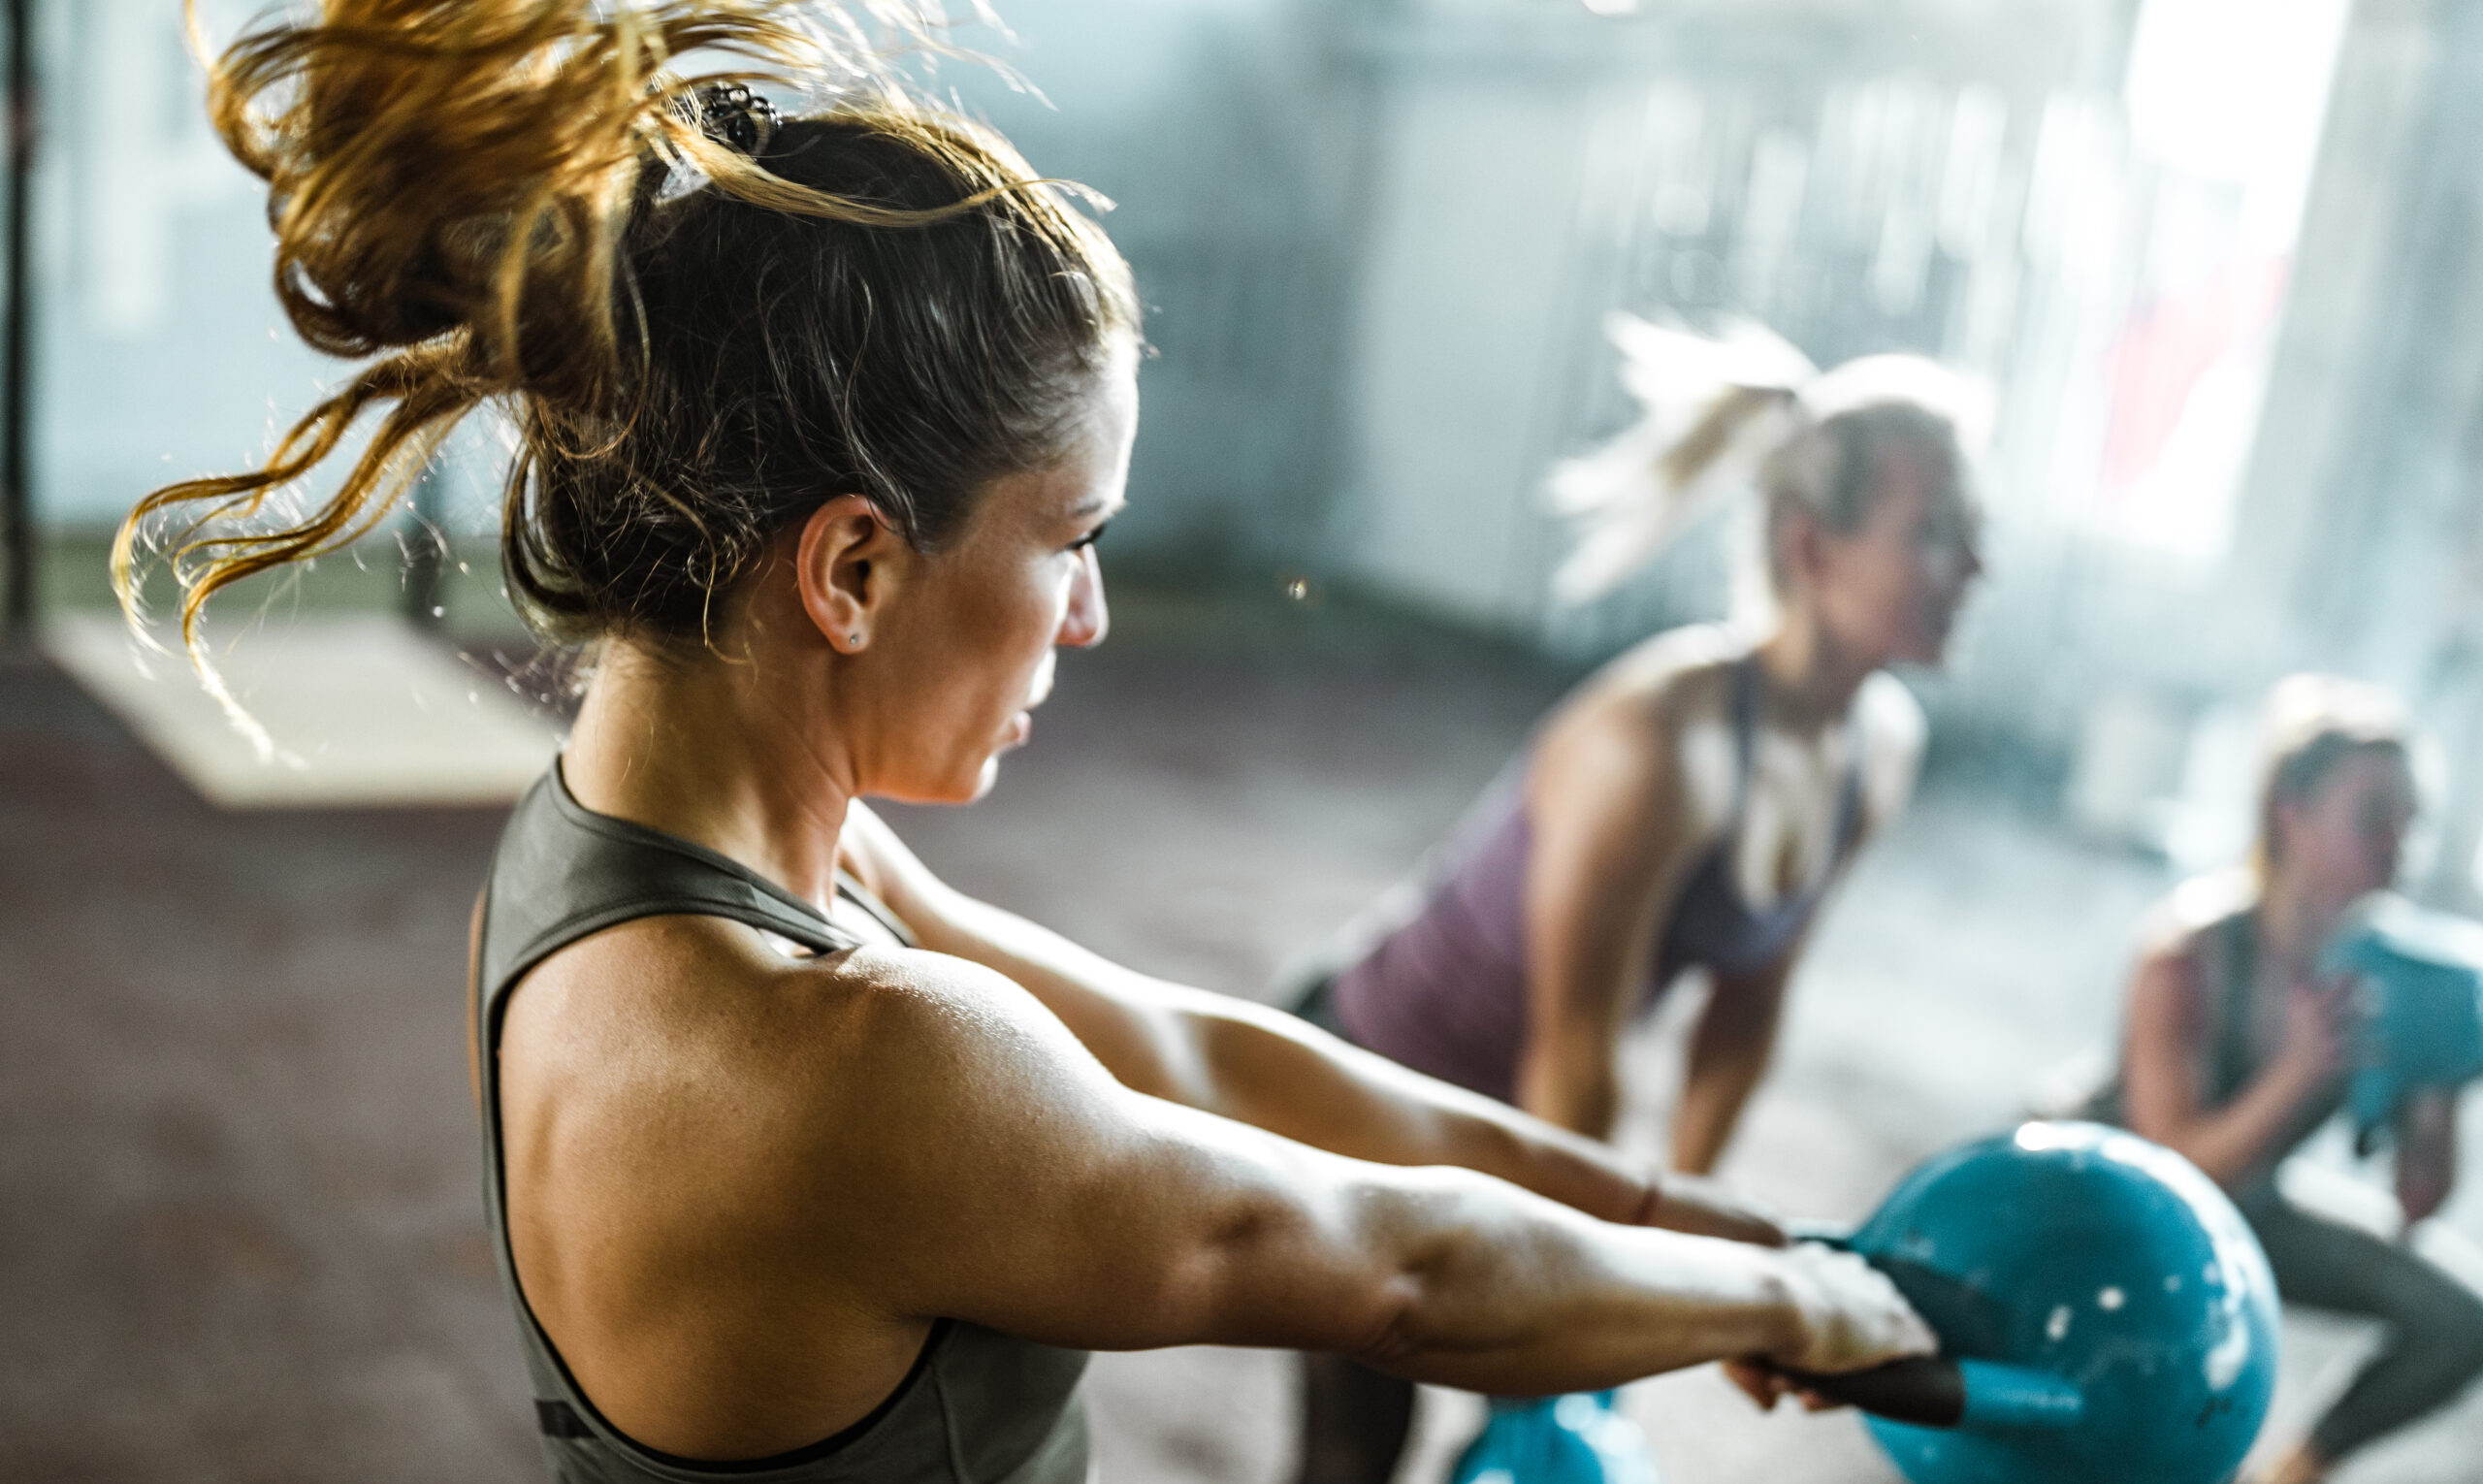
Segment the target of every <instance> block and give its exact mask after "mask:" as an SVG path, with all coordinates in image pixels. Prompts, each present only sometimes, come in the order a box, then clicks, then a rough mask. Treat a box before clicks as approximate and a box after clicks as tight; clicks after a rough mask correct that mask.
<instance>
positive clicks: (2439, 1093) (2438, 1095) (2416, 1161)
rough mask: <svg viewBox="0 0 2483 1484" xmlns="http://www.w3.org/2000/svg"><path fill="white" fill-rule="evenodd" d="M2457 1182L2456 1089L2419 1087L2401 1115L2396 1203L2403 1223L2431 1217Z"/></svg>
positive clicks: (2412, 1222) (2401, 1110) (2402, 1109)
mask: <svg viewBox="0 0 2483 1484" xmlns="http://www.w3.org/2000/svg"><path fill="white" fill-rule="evenodd" d="M2456 1184H2457V1093H2456V1092H2455V1091H2454V1090H2453V1089H2450V1088H2445V1087H2418V1088H2416V1089H2415V1090H2413V1091H2412V1092H2409V1093H2407V1094H2406V1096H2405V1102H2404V1105H2403V1106H2402V1108H2400V1109H2399V1110H2398V1113H2397V1204H2398V1205H2399V1206H2401V1207H2402V1208H2404V1211H2405V1224H2406V1225H2407V1226H2409V1227H2410V1226H2413V1225H2414V1224H2415V1223H2417V1222H2420V1221H2428V1220H2430V1219H2431V1218H2432V1217H2433V1216H2434V1215H2435V1214H2437V1213H2438V1211H2439V1209H2440V1208H2441V1207H2442V1206H2444V1205H2446V1204H2448V1195H2449V1191H2450V1190H2452V1189H2454V1188H2455V1187H2456Z"/></svg>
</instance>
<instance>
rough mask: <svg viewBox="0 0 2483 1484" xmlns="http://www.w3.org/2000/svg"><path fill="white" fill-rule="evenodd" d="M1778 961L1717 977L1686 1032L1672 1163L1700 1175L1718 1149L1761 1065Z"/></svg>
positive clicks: (1780, 971) (1781, 978)
mask: <svg viewBox="0 0 2483 1484" xmlns="http://www.w3.org/2000/svg"><path fill="white" fill-rule="evenodd" d="M1789 970H1790V963H1786V964H1780V965H1777V966H1775V967H1774V968H1771V969H1770V970H1769V971H1767V972H1766V973H1765V974H1762V975H1760V976H1758V977H1757V978H1754V979H1751V980H1746V981H1731V980H1722V979H1720V980H1719V981H1718V982H1717V984H1716V986H1715V988H1714V990H1713V991H1712V992H1711V993H1710V994H1709V996H1708V999H1707V1008H1706V1010H1705V1012H1704V1013H1703V1014H1701V1015H1700V1016H1699V1017H1698V1028H1697V1030H1695V1031H1694V1032H1693V1033H1692V1036H1691V1040H1690V1064H1689V1068H1688V1070H1687V1072H1686V1073H1685V1074H1684V1076H1683V1078H1682V1088H1681V1102H1680V1105H1679V1106H1678V1107H1677V1108H1676V1109H1675V1111H1674V1113H1673V1125H1672V1163H1673V1168H1675V1169H1677V1170H1682V1171H1685V1172H1687V1173H1689V1174H1693V1175H1706V1174H1708V1173H1710V1172H1712V1171H1713V1170H1714V1169H1715V1168H1716V1162H1717V1161H1718V1160H1719V1159H1722V1158H1723V1157H1724V1153H1725V1145H1727V1144H1728V1143H1730V1142H1731V1141H1732V1137H1733V1130H1734V1128H1735V1127H1736V1126H1737V1125H1738V1124H1739V1123H1740V1122H1741V1115H1742V1109H1743V1108H1744V1107H1746V1106H1747V1105H1748V1104H1749V1102H1750V1097H1751V1093H1752V1092H1753V1091H1755V1090H1756V1089H1757V1086H1758V1081H1759V1078H1760V1077H1761V1076H1762V1075H1764V1074H1765V1072H1766V1071H1767V1062H1768V1058H1769V1056H1770V1055H1771V1054H1772V1053H1773V1052H1774V1050H1775V1048H1776V1027H1777V1023H1778V1019H1779V1011H1780V1009H1781V1008H1782V1006H1783V1004H1784V991H1785V976H1786V974H1787V972H1788V971H1789Z"/></svg>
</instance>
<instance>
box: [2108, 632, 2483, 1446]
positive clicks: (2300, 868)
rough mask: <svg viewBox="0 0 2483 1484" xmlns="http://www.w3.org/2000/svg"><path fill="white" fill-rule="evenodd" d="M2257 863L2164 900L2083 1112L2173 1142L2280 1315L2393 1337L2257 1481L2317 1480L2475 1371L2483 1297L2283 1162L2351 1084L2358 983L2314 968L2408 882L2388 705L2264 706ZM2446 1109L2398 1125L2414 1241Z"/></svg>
mask: <svg viewBox="0 0 2483 1484" xmlns="http://www.w3.org/2000/svg"><path fill="white" fill-rule="evenodd" d="M2268 717H2269V720H2268V749H2267V762H2266V774H2265V778H2264V780H2263V782H2262V785H2261V789H2260V796H2259V811H2258V839H2257V844H2256V846H2255V847H2254V850H2253V858H2252V862H2251V864H2250V865H2249V866H2247V867H2245V868H2242V869H2240V870H2236V871H2232V872H2227V873H2223V874H2220V875H2215V876H2210V877H2205V878H2201V879H2199V880H2196V881H2192V882H2190V883H2188V884H2186V885H2184V886H2183V887H2180V888H2179V889H2178V890H2177V891H2176V892H2174V894H2173V896H2172V898H2171V900H2170V901H2169V902H2168V903H2167V904H2166V906H2165V907H2164V909H2163V910H2162V912H2161V915H2160V921H2159V923H2158V925H2157V927H2156V929H2155V931H2154V933H2153V934H2152V937H2151V941H2150V943H2149V946H2148V947H2147V948H2146V950H2145V951H2144V952H2143V953H2142V954H2141V955H2140V958H2139V962H2138V967H2137V969H2136V971H2135V972H2134V973H2133V974H2132V975H2131V978H2130V986H2129V1006H2128V1016H2127V1021H2126V1025H2125V1028H2124V1032H2123V1042H2122V1049H2121V1073H2120V1077H2119V1079H2118V1080H2117V1081H2116V1083H2115V1084H2114V1086H2113V1087H2112V1089H2111V1090H2110V1091H2109V1092H2108V1093H2107V1095H2106V1096H2105V1097H2103V1098H2102V1099H2100V1100H2099V1101H2098V1104H2097V1106H2096V1108H2095V1109H2094V1110H2093V1112H2094V1113H2097V1114H2099V1115H2101V1116H2104V1117H2106V1118H2116V1119H2117V1120H2118V1121H2121V1122H2123V1123H2125V1124H2126V1125H2127V1126H2128V1127H2129V1128H2130V1129H2131V1130H2132V1131H2133V1132H2135V1133H2138V1134H2141V1135H2144V1137H2146V1138H2148V1139H2152V1140H2154V1141H2155V1142H2156V1143H2158V1144H2162V1145H2169V1146H2171V1147H2172V1148H2174V1149H2177V1150H2178V1151H2180V1152H2181V1153H2182V1154H2184V1155H2186V1156H2188V1157H2189V1159H2190V1161H2191V1163H2193V1164H2195V1165H2197V1166H2198V1167H2199V1168H2200V1169H2201V1170H2204V1171H2206V1172H2207V1174H2208V1175H2209V1177H2210V1178H2213V1179H2214V1180H2215V1181H2216V1182H2217V1183H2218V1184H2220V1185H2222V1186H2223V1187H2224V1188H2225V1189H2226V1190H2227V1191H2228V1192H2230V1193H2231V1194H2232V1196H2233V1198H2234V1201H2235V1203H2236V1204H2237V1205H2239V1206H2240V1207H2241V1213H2242V1214H2243V1215H2244V1216H2245V1217H2247V1218H2248V1219H2249V1222H2250V1226H2251V1229H2252V1230H2254V1231H2256V1232H2257V1233H2258V1234H2259V1241H2260V1242H2261V1243H2262V1244H2263V1245H2264V1246H2265V1247H2266V1248H2267V1251H2268V1262H2269V1265H2270V1266H2271V1267H2272V1268H2273V1269H2274V1271H2275V1275H2276V1287H2277V1289H2278V1290H2279V1291H2280V1292H2281V1293H2282V1294H2283V1295H2284V1297H2285V1299H2286V1300H2287V1301H2289V1302H2293V1303H2300V1304H2307V1305H2310V1306H2312V1307H2318V1308H2330V1309H2337V1310H2340V1311H2343V1312H2347V1313H2354V1314H2365V1315H2369V1316H2370V1317H2373V1318H2376V1319H2378V1320H2380V1321H2381V1322H2382V1323H2384V1324H2385V1325H2387V1326H2388V1339H2387V1341H2386V1343H2385V1344H2384V1346H2383V1347H2382V1349H2381V1350H2380V1353H2379V1354H2378V1355H2377V1356H2376V1357H2375V1358H2373V1359H2372V1361H2371V1362H2370V1365H2368V1366H2367V1367H2365V1368H2364V1370H2363V1371H2362V1373H2361V1374H2360V1375H2358V1376H2356V1377H2355V1379H2354V1382H2353V1384H2352V1385H2351V1386H2350V1387H2348V1388H2347V1389H2346V1391H2345V1393H2344V1395H2343V1396H2341V1397H2339V1398H2338V1400H2337V1402H2336V1403H2335V1404H2334V1405H2332V1406H2331V1407H2329V1409H2328V1410H2327V1412H2326V1413H2325V1414H2324V1415H2323V1416H2321V1417H2320V1419H2319V1421H2318V1423H2317V1424H2316V1425H2315V1426H2313V1427H2312V1428H2311V1430H2310V1432H2309V1435H2308V1436H2306V1437H2305V1438H2303V1439H2302V1440H2301V1441H2300V1442H2299V1443H2298V1444H2296V1445H2294V1446H2293V1447H2292V1448H2291V1449H2290V1450H2289V1451H2288V1452H2286V1453H2285V1454H2284V1456H2283V1457H2282V1458H2281V1459H2279V1460H2278V1461H2277V1463H2276V1464H2275V1465H2274V1467H2273V1470H2272V1471H2271V1472H2270V1473H2269V1474H2268V1475H2267V1477H2268V1478H2269V1479H2271V1480H2274V1481H2280V1484H2309V1481H2314V1480H2318V1479H2323V1478H2325V1477H2327V1475H2328V1472H2329V1470H2330V1469H2331V1468H2333V1467H2334V1466H2335V1465H2336V1464H2337V1462H2338V1460H2340V1459H2342V1458H2344V1457H2345V1456H2346V1455H2347V1454H2349V1453H2351V1452H2353V1451H2354V1450H2355V1449H2357V1448H2359V1447H2361V1446H2362V1445H2364V1444H2365V1443H2368V1442H2370V1441H2371V1440H2372V1439H2373V1438H2376V1437H2379V1436H2382V1435H2384V1434H2386V1433H2388V1432H2389V1431H2390V1430H2392V1429H2394V1428H2397V1427H2399V1426H2402V1424H2404V1423H2406V1422H2409V1421H2411V1420H2413V1419H2414V1418H2416V1417H2419V1416H2422V1415H2423V1414H2424V1413H2426V1412H2429V1411H2431V1410H2433V1409H2434V1408H2435V1407H2437V1406H2439V1405H2441V1404H2443V1403H2446V1402H2448V1401H2449V1400H2450V1399H2451V1398H2453V1397H2455V1396H2456V1395H2457V1394H2458V1393H2459V1392H2461V1391H2463V1390H2464V1389H2465V1388H2466V1387H2467V1384H2469V1383H2470V1382H2471V1381H2472V1380H2473V1379H2474V1377H2475V1376H2476V1375H2477V1374H2478V1373H2483V1299H2478V1298H2477V1296H2476V1295H2475V1294H2474V1293H2473V1292H2472V1291H2471V1290H2470V1289H2468V1288H2467V1286H2466V1285H2465V1284H2464V1283H2461V1282H2460V1281H2458V1280H2457V1279H2456V1278H2454V1277H2452V1276H2450V1275H2449V1274H2447V1273H2445V1272H2443V1271H2442V1270H2440V1269H2439V1268H2438V1267H2435V1265H2433V1264H2432V1263H2430V1262H2427V1261H2425V1260H2424V1259H2423V1258H2422V1257H2420V1256H2418V1255H2417V1254H2416V1253H2415V1252H2414V1250H2413V1249H2412V1248H2411V1247H2409V1246H2407V1245H2406V1244H2404V1243H2403V1242H2386V1241H2383V1240H2381V1239H2380V1238H2378V1237H2375V1236H2373V1235H2371V1234H2370V1233H2369V1232H2366V1231H2364V1230H2362V1229H2360V1228H2359V1227H2353V1226H2348V1225H2344V1224H2340V1223H2338V1222H2336V1221H2332V1220H2329V1219H2327V1218H2325V1217H2322V1216H2318V1215H2314V1214H2312V1213H2311V1212H2309V1211H2307V1210H2303V1209H2302V1208H2301V1207H2299V1206H2296V1205H2294V1204H2293V1203H2292V1202H2290V1201H2288V1200H2287V1199H2286V1198H2285V1197H2284V1196H2283V1195H2282V1194H2280V1193H2279V1192H2278V1190H2277V1188H2276V1179H2275V1173H2276V1167H2277V1165H2278V1163H2279V1162H2280V1161H2281V1160H2283V1159H2284V1157H2285V1156H2286V1155H2287V1154H2290V1153H2291V1152H2293V1150H2294V1149H2295V1148H2297V1147H2298V1146H2300V1145H2301V1144H2302V1142H2303V1141H2304V1140H2305V1139H2306V1138H2308V1137H2309V1136H2310V1135H2311V1133H2312V1132H2313V1131H2315V1130H2316V1129H2318V1128H2319V1126H2320V1125H2321V1124H2323V1123H2325V1122H2327V1121H2328V1119H2329V1117H2330V1116H2331V1115H2332V1114H2334V1113H2336V1112H2337V1111H2338V1107H2339V1106H2340V1104H2341V1103H2342V1101H2343V1097H2344V1088H2345V1081H2346V1077H2347V1074H2348V1072H2349V1071H2350V1070H2351V1067H2350V1060H2351V1054H2352V1043H2353V1030H2352V1016H2353V1013H2354V1008H2355V1005H2354V1001H2355V993H2356V989H2357V984H2356V982H2355V980H2354V978H2353V977H2352V976H2351V975H2345V974H2331V973H2326V972H2323V971H2322V969H2321V965H2320V956H2321V952H2322V951H2323V950H2324V949H2325V948H2326V947H2327V946H2328V945H2329V944H2330V942H2331V941H2332V940H2333V939H2334V938H2335V937H2336V936H2337V933H2338V928H2339V926H2340V925H2341V924H2343V923H2344V922H2345V921H2346V920H2347V917H2348V911H2349V909H2351V908H2352V907H2353V906H2354V905H2355V904H2356V903H2357V902H2359V901H2361V900H2362V899H2363V898H2365V897H2367V896H2369V895H2370V893H2372V892H2375V891H2379V890H2383V889H2385V888H2386V887H2389V886H2390V885H2391V884H2392V883H2393V882H2394V881H2395V880H2396V876H2397V866H2398V855H2399V852H2400V850H2401V848H2402V845H2403V842H2404V839H2405V832H2406V829H2407V827H2408V826H2409V825H2410V824H2411V823H2413V819H2414V813H2415V803H2416V795H2415V789H2414V778H2413V772H2412V769H2411V766H2410V763H2409V758H2408V752H2409V747H2410V742H2411V736H2410V733H2409V731H2408V730H2407V727H2406V725H2405V722H2404V719H2403V716H2402V713H2401V711H2400V710H2399V708H2398V706H2397V705H2396V703H2395V701H2394V700H2393V699H2392V698H2390V697H2389V696H2387V695H2385V694H2381V693H2378V692H2376V691H2374V690H2372V689H2371V688H2370V687H2367V686H2361V685H2357V684H2355V683H2353V682H2351V681H2345V680H2338V679H2335V678H2332V677H2327V676H2318V675H2301V676H2296V677H2294V678H2293V679H2290V680H2287V681H2285V682H2284V683H2283V684H2281V685H2279V686H2278V687H2277V688H2276V689H2275V691H2274V693H2273V694H2272V695H2271V697H2270V699H2269V705H2268ZM2455 1131H2456V1094H2455V1093H2454V1091H2451V1090H2447V1089H2440V1088H2417V1089H2415V1090H2414V1091H2413V1092H2412V1093H2411V1094H2410V1095H2409V1096H2408V1097H2407V1098H2406V1099H2405V1101H2404V1103H2403V1104H2402V1109H2401V1111H2400V1113H2399V1116H2398V1120H2397V1127H2396V1131H2395V1133H2396V1138H2395V1144H2396V1149H2397V1199H2398V1203H2399V1205H2400V1206H2401V1207H2402V1210H2403V1216H2404V1220H2405V1222H2406V1223H2407V1224H2408V1225H2411V1224H2412V1223H2414V1222H2418V1221H2421V1220H2423V1219H2424V1218H2426V1217H2428V1216H2430V1215H2431V1214H2432V1213H2433V1212H2435V1211H2436V1210H2439V1208H2440V1205H2441V1203H2442V1202H2444V1201H2446V1200H2447V1199H2448V1194H2449V1190H2450V1187H2451V1184H2452V1182H2453V1180H2454V1178H2455V1176H2456V1173H2457V1155H2456V1144H2455V1138H2454V1135H2455Z"/></svg>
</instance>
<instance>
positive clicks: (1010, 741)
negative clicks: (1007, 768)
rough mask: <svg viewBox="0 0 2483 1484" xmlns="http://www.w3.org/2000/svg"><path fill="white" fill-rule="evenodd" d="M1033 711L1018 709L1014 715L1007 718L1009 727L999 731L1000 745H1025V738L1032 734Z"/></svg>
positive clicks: (1033, 724)
mask: <svg viewBox="0 0 2483 1484" xmlns="http://www.w3.org/2000/svg"><path fill="white" fill-rule="evenodd" d="M1034 730H1035V718H1034V713H1032V712H1031V711H1020V712H1018V713H1017V714H1016V716H1013V717H1011V718H1010V719H1009V729H1008V730H1007V731H1005V732H1003V733H1001V736H1000V745H1001V746H1002V747H1023V746H1025V745H1026V738H1028V737H1029V736H1032V735H1033V734H1034Z"/></svg>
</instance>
